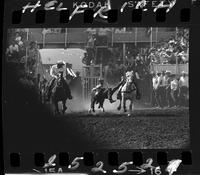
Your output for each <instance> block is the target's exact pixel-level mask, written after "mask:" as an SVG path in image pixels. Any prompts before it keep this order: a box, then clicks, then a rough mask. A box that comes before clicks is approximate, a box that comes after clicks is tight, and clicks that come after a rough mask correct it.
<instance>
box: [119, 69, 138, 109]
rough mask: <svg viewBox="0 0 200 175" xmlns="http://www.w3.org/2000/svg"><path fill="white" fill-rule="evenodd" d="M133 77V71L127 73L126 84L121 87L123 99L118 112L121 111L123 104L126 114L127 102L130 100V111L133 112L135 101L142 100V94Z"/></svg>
mask: <svg viewBox="0 0 200 175" xmlns="http://www.w3.org/2000/svg"><path fill="white" fill-rule="evenodd" d="M133 77H134V74H133V71H130V72H126V82H125V84H124V85H122V87H121V98H120V104H119V106H118V108H117V109H118V110H121V104H123V109H124V112H126V111H127V109H126V101H127V100H130V105H129V110H130V111H132V106H133V102H134V99H140V93H139V90H138V87H137V85H136V83H135V82H134V79H133Z"/></svg>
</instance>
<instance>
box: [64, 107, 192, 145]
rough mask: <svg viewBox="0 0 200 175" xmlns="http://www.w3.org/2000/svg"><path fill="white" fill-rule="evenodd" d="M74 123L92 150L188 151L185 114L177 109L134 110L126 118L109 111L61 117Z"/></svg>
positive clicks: (188, 133) (188, 141)
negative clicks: (92, 144) (186, 149)
mask: <svg viewBox="0 0 200 175" xmlns="http://www.w3.org/2000/svg"><path fill="white" fill-rule="evenodd" d="M62 117H63V120H71V121H73V122H74V123H76V125H77V128H79V132H80V133H81V135H83V136H87V138H89V139H90V140H91V142H92V143H95V148H107V149H180V148H189V146H190V132H189V128H190V127H189V111H188V109H186V108H178V109H172V108H171V109H167V108H166V109H155V108H149V109H136V110H134V112H132V113H131V115H130V116H128V115H127V114H124V113H122V112H117V111H113V112H112V111H109V112H106V113H102V112H100V111H97V112H96V113H95V114H88V113H87V112H77V113H73V114H70V115H69V114H66V115H65V116H62Z"/></svg>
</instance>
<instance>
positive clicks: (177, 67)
mask: <svg viewBox="0 0 200 175" xmlns="http://www.w3.org/2000/svg"><path fill="white" fill-rule="evenodd" d="M150 70H151V71H153V72H162V71H166V70H168V71H171V73H172V74H176V75H180V74H181V72H182V71H184V72H186V73H189V65H188V64H152V65H151V66H150Z"/></svg>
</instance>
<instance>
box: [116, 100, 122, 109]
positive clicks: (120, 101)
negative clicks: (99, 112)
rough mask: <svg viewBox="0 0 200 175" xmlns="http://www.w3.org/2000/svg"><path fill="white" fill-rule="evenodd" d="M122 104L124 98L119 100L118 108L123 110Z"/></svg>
mask: <svg viewBox="0 0 200 175" xmlns="http://www.w3.org/2000/svg"><path fill="white" fill-rule="evenodd" d="M121 106H122V98H121V99H120V100H119V106H118V107H117V110H119V111H120V110H121Z"/></svg>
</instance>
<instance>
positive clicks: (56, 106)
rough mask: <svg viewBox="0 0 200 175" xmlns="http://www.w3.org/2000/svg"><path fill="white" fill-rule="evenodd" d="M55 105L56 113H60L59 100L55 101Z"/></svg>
mask: <svg viewBox="0 0 200 175" xmlns="http://www.w3.org/2000/svg"><path fill="white" fill-rule="evenodd" d="M54 105H55V114H59V108H58V102H57V101H55V102H54Z"/></svg>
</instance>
